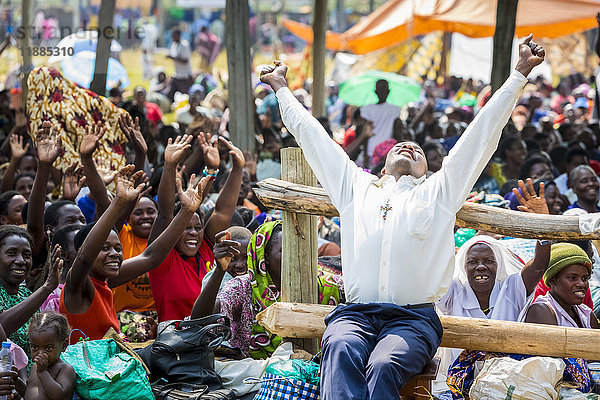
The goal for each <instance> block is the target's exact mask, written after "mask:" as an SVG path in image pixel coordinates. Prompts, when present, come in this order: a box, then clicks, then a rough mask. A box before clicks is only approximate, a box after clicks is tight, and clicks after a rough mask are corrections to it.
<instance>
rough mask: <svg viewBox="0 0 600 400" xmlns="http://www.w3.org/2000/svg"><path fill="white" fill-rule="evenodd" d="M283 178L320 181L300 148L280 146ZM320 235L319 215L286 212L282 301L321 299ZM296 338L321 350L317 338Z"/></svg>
mask: <svg viewBox="0 0 600 400" xmlns="http://www.w3.org/2000/svg"><path fill="white" fill-rule="evenodd" d="M281 179H282V180H285V181H289V182H292V183H299V184H302V185H307V186H316V184H317V178H316V177H315V175H314V173H313V172H312V170H311V169H310V166H309V165H308V163H307V162H306V159H305V158H304V155H302V150H300V149H299V148H287V149H282V150H281ZM317 236H318V234H317V217H316V216H314V215H308V214H296V213H292V212H287V211H284V212H283V246H282V247H283V253H282V255H281V300H282V301H285V302H298V303H308V304H317V303H318V300H319V297H318V296H319V294H318V290H319V288H318V284H317V249H318V248H317ZM293 342H294V344H296V345H298V346H300V347H302V348H303V349H304V350H306V351H308V352H309V353H311V354H316V353H317V352H318V348H319V341H318V339H293Z"/></svg>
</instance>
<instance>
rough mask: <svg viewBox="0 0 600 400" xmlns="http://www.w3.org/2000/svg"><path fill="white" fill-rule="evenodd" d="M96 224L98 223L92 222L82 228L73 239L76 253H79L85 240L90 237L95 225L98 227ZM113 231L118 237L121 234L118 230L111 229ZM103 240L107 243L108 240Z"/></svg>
mask: <svg viewBox="0 0 600 400" xmlns="http://www.w3.org/2000/svg"><path fill="white" fill-rule="evenodd" d="M96 222H98V221H94V222H90V223H89V224H87V225H84V226H82V227H81V229H79V232H77V233H76V234H75V237H74V238H73V246H74V247H75V250H76V251H79V249H80V248H81V246H83V242H85V239H86V238H87V237H88V235H89V233H90V231H91V230H92V228H93V227H94V225H96ZM111 231H113V232H115V233H116V234H117V235H118V234H119V232H117V229H116V228H114V227H113V228H112V229H111ZM96 239H98V238H96ZM102 240H103V241H105V240H106V238H102Z"/></svg>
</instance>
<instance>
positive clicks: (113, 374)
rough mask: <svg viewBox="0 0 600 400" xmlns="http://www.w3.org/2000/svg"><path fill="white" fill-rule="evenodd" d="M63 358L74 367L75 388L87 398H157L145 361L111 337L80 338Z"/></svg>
mask: <svg viewBox="0 0 600 400" xmlns="http://www.w3.org/2000/svg"><path fill="white" fill-rule="evenodd" d="M61 358H62V359H63V360H64V361H65V362H67V363H69V364H71V365H72V366H73V368H75V373H76V374H77V382H76V383H75V391H76V392H77V394H78V395H79V396H80V397H82V398H84V399H87V400H114V399H127V400H154V395H153V394H152V388H150V383H149V382H148V378H147V377H146V371H145V370H144V367H143V366H142V364H141V363H140V362H139V361H138V360H136V359H135V358H133V357H132V356H130V355H129V354H127V353H125V352H124V351H122V350H121V349H120V348H119V346H117V343H115V341H114V340H112V339H107V340H92V341H80V342H79V343H76V344H74V345H71V346H69V347H67V350H66V351H65V352H64V353H62V355H61Z"/></svg>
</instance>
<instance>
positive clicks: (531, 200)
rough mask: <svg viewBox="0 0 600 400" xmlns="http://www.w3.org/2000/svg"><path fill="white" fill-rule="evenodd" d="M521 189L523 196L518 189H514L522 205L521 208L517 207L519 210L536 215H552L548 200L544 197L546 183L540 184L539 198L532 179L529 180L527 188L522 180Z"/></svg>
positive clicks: (520, 182)
mask: <svg viewBox="0 0 600 400" xmlns="http://www.w3.org/2000/svg"><path fill="white" fill-rule="evenodd" d="M519 187H520V188H521V193H522V194H521V193H519V191H518V190H517V189H516V188H514V189H513V193H514V194H515V196H517V200H519V203H521V205H520V206H517V208H518V209H519V210H521V211H524V212H528V213H535V214H550V212H549V211H548V204H546V198H545V197H544V182H540V195H539V196H538V195H537V194H536V193H535V189H534V188H533V182H532V181H531V178H527V187H525V183H524V182H523V181H522V180H519Z"/></svg>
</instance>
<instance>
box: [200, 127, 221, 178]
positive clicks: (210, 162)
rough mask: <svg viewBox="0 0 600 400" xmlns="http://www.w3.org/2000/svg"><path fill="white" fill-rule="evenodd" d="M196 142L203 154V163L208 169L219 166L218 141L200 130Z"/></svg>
mask: <svg viewBox="0 0 600 400" xmlns="http://www.w3.org/2000/svg"><path fill="white" fill-rule="evenodd" d="M198 143H199V144H200V148H201V149H202V155H203V156H204V164H205V165H206V166H207V167H208V168H210V169H217V168H219V164H220V163H221V157H220V156H219V141H218V140H215V141H212V136H211V134H210V133H208V132H207V133H204V132H200V134H199V135H198Z"/></svg>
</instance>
